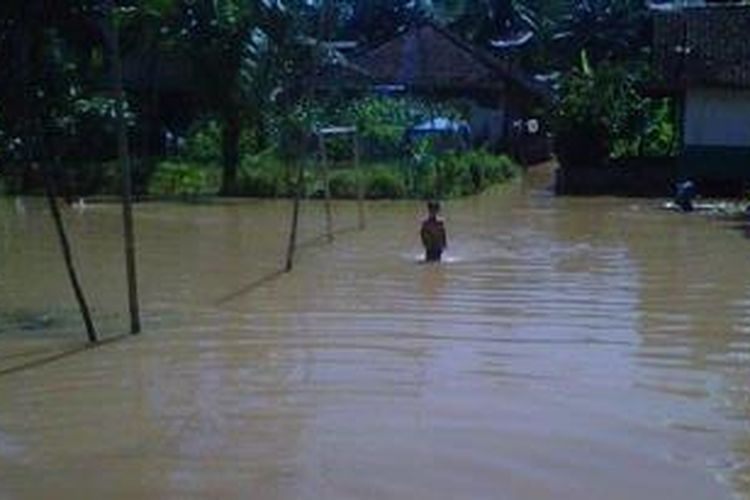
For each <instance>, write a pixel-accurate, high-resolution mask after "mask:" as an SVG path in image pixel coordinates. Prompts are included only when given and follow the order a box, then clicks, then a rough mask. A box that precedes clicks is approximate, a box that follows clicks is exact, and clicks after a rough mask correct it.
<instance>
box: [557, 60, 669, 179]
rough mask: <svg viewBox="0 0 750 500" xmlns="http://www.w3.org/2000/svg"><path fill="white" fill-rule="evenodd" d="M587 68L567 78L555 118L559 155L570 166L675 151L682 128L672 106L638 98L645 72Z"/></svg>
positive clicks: (614, 67) (620, 67) (608, 66)
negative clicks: (677, 124)
mask: <svg viewBox="0 0 750 500" xmlns="http://www.w3.org/2000/svg"><path fill="white" fill-rule="evenodd" d="M584 68H587V69H585V70H573V71H572V72H571V73H570V74H569V75H568V76H567V77H566V78H565V79H564V81H563V87H562V95H561V99H560V102H559V103H558V106H557V108H556V112H555V116H554V119H555V131H556V136H557V144H556V149H557V154H558V157H559V159H560V162H561V163H562V164H563V165H564V166H565V167H568V168H570V167H587V166H599V165H603V164H605V163H606V162H607V159H608V158H610V157H612V158H618V157H623V156H636V155H654V156H658V155H668V154H671V153H673V148H674V144H675V143H676V130H677V128H676V125H675V123H674V118H673V116H672V113H671V111H670V103H669V102H668V101H665V100H655V99H650V98H645V97H643V96H641V95H640V94H639V92H638V85H639V82H640V81H642V80H643V79H644V78H645V77H644V76H642V75H643V73H642V72H641V73H639V72H636V71H633V69H632V68H628V67H626V66H623V65H614V64H601V65H600V66H599V67H596V68H591V67H588V65H584Z"/></svg>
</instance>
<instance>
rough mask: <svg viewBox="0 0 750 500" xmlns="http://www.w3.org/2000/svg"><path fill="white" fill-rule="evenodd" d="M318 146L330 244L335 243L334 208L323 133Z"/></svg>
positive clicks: (319, 135) (319, 137)
mask: <svg viewBox="0 0 750 500" xmlns="http://www.w3.org/2000/svg"><path fill="white" fill-rule="evenodd" d="M318 144H319V147H320V162H321V164H322V166H323V192H324V194H325V208H326V236H327V237H328V242H329V243H330V242H332V241H333V208H332V206H331V178H330V177H331V176H330V172H329V169H328V152H327V151H326V139H325V136H324V135H323V134H322V133H318Z"/></svg>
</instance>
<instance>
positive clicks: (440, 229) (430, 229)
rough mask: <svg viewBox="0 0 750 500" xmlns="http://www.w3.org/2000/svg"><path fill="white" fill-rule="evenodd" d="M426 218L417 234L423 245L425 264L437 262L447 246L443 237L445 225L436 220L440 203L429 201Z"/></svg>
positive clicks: (444, 236)
mask: <svg viewBox="0 0 750 500" xmlns="http://www.w3.org/2000/svg"><path fill="white" fill-rule="evenodd" d="M427 212H428V216H427V218H426V219H425V220H424V222H422V230H421V231H420V232H419V234H420V236H421V237H422V245H424V253H425V260H426V261H427V262H439V261H440V258H441V257H442V255H443V250H445V247H447V246H448V244H447V241H446V235H445V223H444V222H443V221H442V220H441V219H439V218H438V214H439V213H440V203H438V202H436V201H431V202H429V203H428V204H427Z"/></svg>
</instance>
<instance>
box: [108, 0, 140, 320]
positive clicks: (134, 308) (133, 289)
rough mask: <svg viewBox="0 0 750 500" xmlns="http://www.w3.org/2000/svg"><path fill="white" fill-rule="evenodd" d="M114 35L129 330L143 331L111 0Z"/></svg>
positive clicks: (119, 64)
mask: <svg viewBox="0 0 750 500" xmlns="http://www.w3.org/2000/svg"><path fill="white" fill-rule="evenodd" d="M108 6H109V12H108V14H109V19H110V29H111V32H110V36H111V50H112V53H111V56H112V63H113V73H114V74H113V77H114V90H115V114H116V117H117V156H118V158H119V161H120V169H121V172H122V221H123V240H124V250H125V272H126V274H127V281H128V309H129V312H130V333H131V334H133V335H136V334H138V333H140V332H141V319H140V311H139V305H138V275H137V271H136V262H135V235H134V230H133V200H132V190H133V187H132V177H131V176H132V174H131V166H130V152H129V150H128V136H127V133H128V132H127V124H126V123H125V102H124V101H125V96H124V92H123V86H122V58H121V56H120V34H119V28H118V26H117V20H116V19H115V5H114V2H112V0H110V1H109V2H108Z"/></svg>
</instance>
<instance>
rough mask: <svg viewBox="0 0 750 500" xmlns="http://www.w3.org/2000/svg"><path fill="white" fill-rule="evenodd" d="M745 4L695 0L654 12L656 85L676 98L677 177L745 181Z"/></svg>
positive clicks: (749, 89)
mask: <svg viewBox="0 0 750 500" xmlns="http://www.w3.org/2000/svg"><path fill="white" fill-rule="evenodd" d="M748 34H750V6H748V5H732V4H726V3H722V4H712V3H709V4H707V5H706V4H703V5H701V2H698V1H696V0H692V1H690V2H686V3H684V4H680V5H670V6H668V7H659V8H658V9H656V10H655V11H654V42H653V49H654V50H653V57H654V69H655V72H656V75H657V82H658V83H657V90H658V91H659V92H660V93H661V95H667V96H673V97H675V98H676V99H677V102H678V103H679V106H678V109H679V121H680V123H681V137H682V145H681V152H680V161H679V167H678V169H679V176H680V177H681V178H689V179H696V180H702V181H706V182H724V183H726V181H731V182H732V183H734V181H740V182H741V181H750V36H748Z"/></svg>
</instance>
